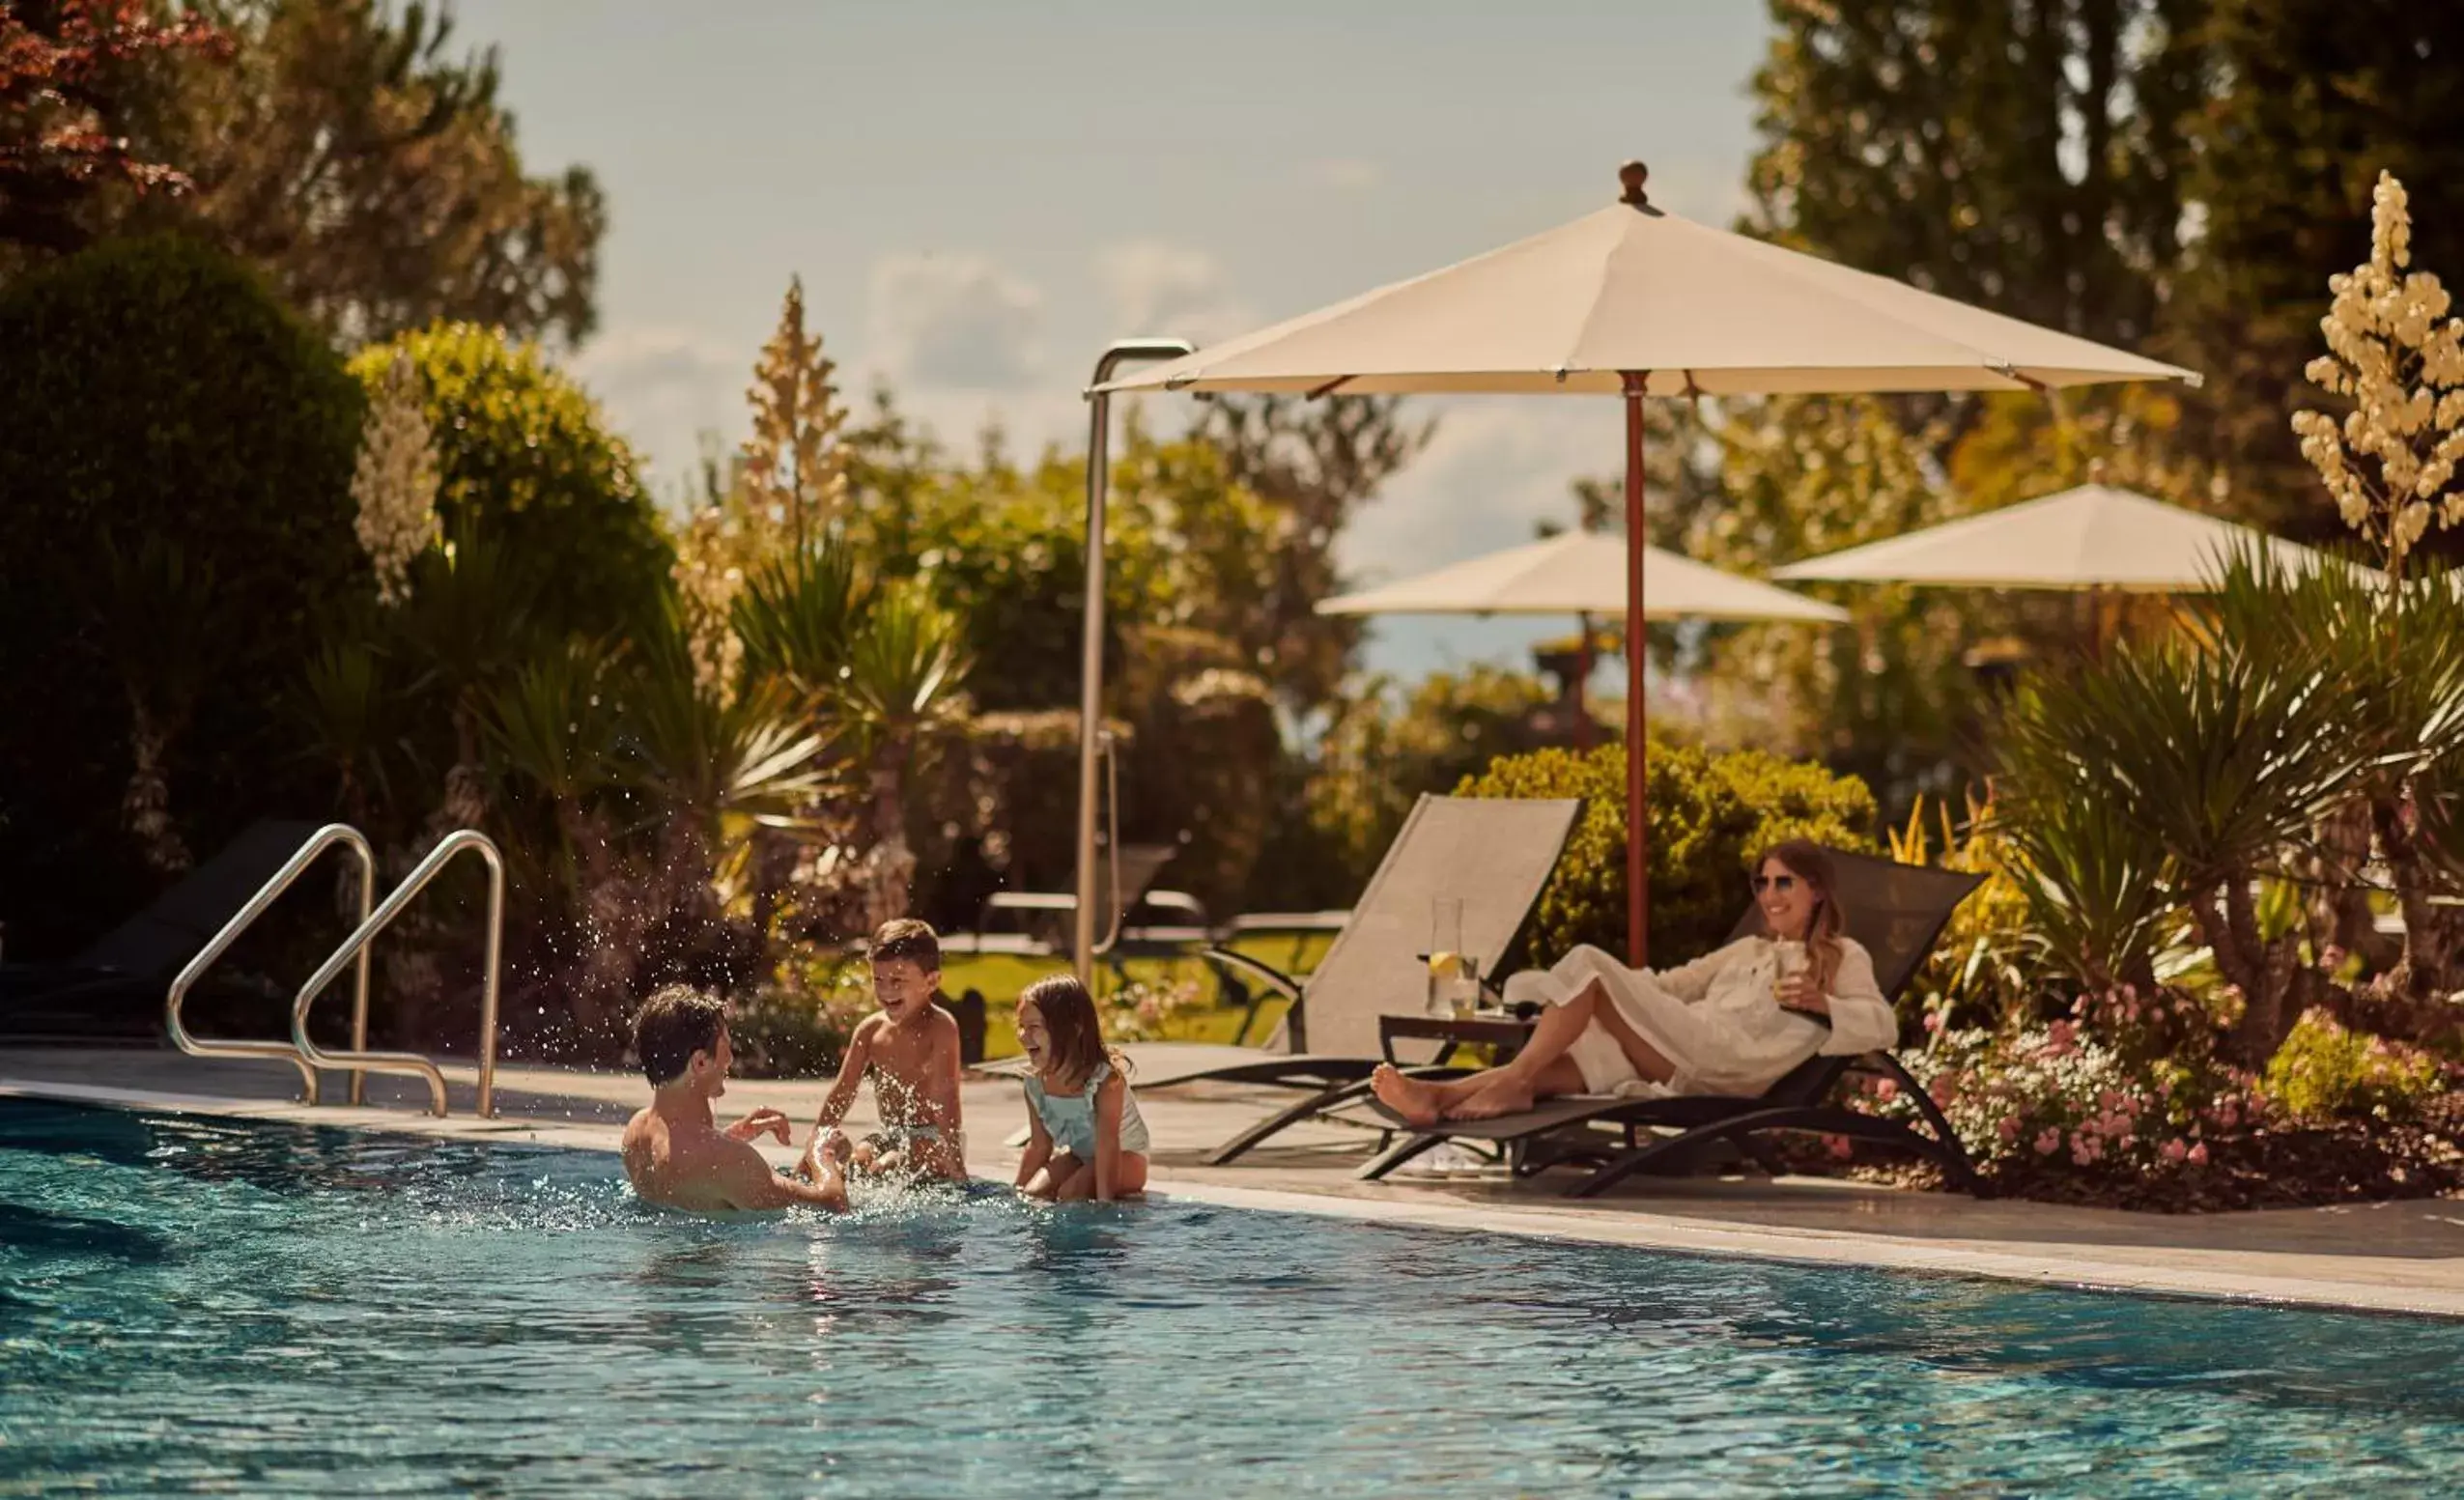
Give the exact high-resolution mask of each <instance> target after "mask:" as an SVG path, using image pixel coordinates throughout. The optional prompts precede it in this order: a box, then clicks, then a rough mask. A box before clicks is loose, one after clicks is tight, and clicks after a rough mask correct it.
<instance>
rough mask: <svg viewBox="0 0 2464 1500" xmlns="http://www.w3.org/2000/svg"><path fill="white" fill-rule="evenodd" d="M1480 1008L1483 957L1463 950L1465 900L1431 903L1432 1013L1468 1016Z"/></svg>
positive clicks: (1455, 898) (1440, 899)
mask: <svg viewBox="0 0 2464 1500" xmlns="http://www.w3.org/2000/svg"><path fill="white" fill-rule="evenodd" d="M1479 1007H1480V957H1479V955H1478V954H1475V953H1466V952H1464V951H1463V901H1462V897H1460V896H1438V897H1436V898H1435V899H1434V900H1432V901H1430V904H1429V1013H1430V1015H1433V1016H1457V1017H1459V1016H1468V1015H1470V1014H1471V1013H1472V1012H1473V1011H1474V1010H1476V1009H1478V1008H1479Z"/></svg>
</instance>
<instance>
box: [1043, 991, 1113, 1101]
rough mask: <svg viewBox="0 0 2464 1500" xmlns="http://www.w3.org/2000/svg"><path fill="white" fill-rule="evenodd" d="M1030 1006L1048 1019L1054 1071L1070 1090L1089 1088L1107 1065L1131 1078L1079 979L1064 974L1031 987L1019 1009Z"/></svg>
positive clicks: (1045, 1023)
mask: <svg viewBox="0 0 2464 1500" xmlns="http://www.w3.org/2000/svg"><path fill="white" fill-rule="evenodd" d="M1029 1005H1033V1006H1034V1007H1035V1013H1036V1014H1037V1015H1040V1016H1042V1017H1043V1018H1044V1031H1045V1032H1046V1033H1048V1034H1049V1035H1050V1036H1051V1037H1052V1056H1053V1071H1054V1072H1055V1074H1057V1075H1058V1076H1059V1077H1061V1078H1062V1079H1064V1080H1066V1081H1067V1083H1068V1085H1069V1087H1071V1088H1078V1089H1083V1088H1085V1087H1086V1085H1087V1080H1088V1079H1090V1078H1092V1077H1094V1076H1095V1069H1096V1067H1097V1066H1098V1065H1100V1064H1102V1063H1104V1062H1110V1063H1111V1064H1112V1065H1113V1071H1114V1072H1116V1073H1119V1074H1120V1075H1121V1076H1122V1077H1123V1078H1126V1077H1128V1076H1129V1066H1128V1063H1127V1062H1126V1061H1124V1060H1123V1059H1122V1058H1121V1056H1120V1054H1119V1053H1117V1052H1115V1051H1113V1050H1112V1049H1111V1048H1110V1047H1107V1046H1105V1045H1104V1023H1103V1022H1102V1021H1101V1020H1100V1019H1099V1018H1097V1016H1096V1014H1095V997H1094V996H1092V995H1090V994H1088V993H1087V986H1085V985H1084V984H1081V983H1079V982H1078V976H1075V975H1068V974H1060V975H1055V976H1052V977H1051V978H1048V979H1037V980H1036V981H1035V982H1034V983H1033V984H1030V985H1028V986H1027V988H1026V991H1025V992H1024V993H1022V994H1021V995H1020V996H1019V997H1018V1008H1019V1009H1021V1010H1024V1009H1026V1008H1027V1007H1028V1006H1029Z"/></svg>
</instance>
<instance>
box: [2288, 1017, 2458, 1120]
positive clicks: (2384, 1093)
mask: <svg viewBox="0 0 2464 1500" xmlns="http://www.w3.org/2000/svg"><path fill="white" fill-rule="evenodd" d="M2443 1085H2444V1079H2443V1078H2442V1077H2441V1076H2440V1068H2439V1064H2438V1060H2437V1059H2436V1058H2434V1057H2431V1056H2430V1055H2429V1054H2428V1053H2425V1052H2422V1051H2421V1050H2420V1049H2418V1048H2414V1047H2408V1046H2406V1045H2404V1044H2403V1043H2401V1042H2391V1041H2389V1040H2388V1039H2387V1038H2386V1037H2384V1036H2370V1035H2365V1034H2364V1033H2360V1032H2354V1031H2348V1030H2346V1029H2345V1028H2344V1027H2342V1026H2339V1025H2337V1022H2336V1019H2335V1018H2334V1017H2332V1016H2330V1015H2329V1014H2328V1013H2327V1012H2326V1011H2324V1010H2310V1011H2306V1012H2304V1013H2303V1015H2302V1018H2301V1020H2300V1021H2298V1022H2296V1023H2295V1024H2294V1026H2293V1034H2292V1035H2290V1036H2288V1037H2286V1038H2285V1040H2284V1045H2283V1047H2282V1048H2281V1049H2280V1050H2279V1051H2278V1052H2277V1054H2276V1056H2275V1058H2274V1059H2272V1060H2271V1061H2269V1062H2268V1064H2267V1077H2266V1079H2265V1081H2264V1084H2263V1086H2262V1087H2263V1089H2264V1090H2265V1092H2266V1094H2267V1097H2268V1098H2269V1099H2270V1100H2272V1101H2273V1102H2274V1103H2275V1104H2276V1106H2277V1107H2278V1108H2279V1109H2280V1110H2281V1111H2283V1113H2284V1114H2285V1115H2286V1116H2287V1117H2288V1118H2292V1119H2296V1120H2301V1121H2306V1122H2307V1121H2316V1120H2328V1119H2334V1118H2337V1117H2338V1116H2348V1115H2367V1116H2374V1117H2376V1118H2379V1119H2409V1118H2413V1117H2415V1116H2417V1115H2419V1114H2420V1113H2421V1107H2422V1104H2423V1103H2425V1102H2426V1101H2427V1100H2428V1099H2429V1098H2430V1097H2431V1096H2432V1095H2434V1094H2436V1093H2437V1092H2438V1091H2439V1090H2440V1089H2441V1088H2442V1087H2443Z"/></svg>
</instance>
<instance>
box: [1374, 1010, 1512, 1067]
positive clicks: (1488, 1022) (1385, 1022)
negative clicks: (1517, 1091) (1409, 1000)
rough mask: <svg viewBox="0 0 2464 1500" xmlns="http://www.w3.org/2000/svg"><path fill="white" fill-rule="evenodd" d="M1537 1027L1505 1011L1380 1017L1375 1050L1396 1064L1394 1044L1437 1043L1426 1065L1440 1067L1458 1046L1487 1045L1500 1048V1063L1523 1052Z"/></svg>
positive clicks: (1452, 1057) (1449, 1058)
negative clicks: (1405, 1041) (1409, 1042)
mask: <svg viewBox="0 0 2464 1500" xmlns="http://www.w3.org/2000/svg"><path fill="white" fill-rule="evenodd" d="M1537 1025H1539V1022H1538V1021H1536V1020H1535V1021H1525V1020H1523V1019H1521V1018H1520V1017H1517V1016H1515V1014H1513V1013H1512V1012H1510V1011H1504V1010H1476V1011H1474V1012H1472V1013H1471V1014H1470V1015H1468V1016H1433V1015H1381V1016H1379V1017H1378V1018H1377V1050H1378V1051H1379V1052H1381V1053H1383V1054H1385V1058H1386V1061H1389V1062H1396V1061H1398V1059H1397V1058H1396V1057H1395V1043H1396V1042H1398V1041H1403V1040H1416V1041H1433V1042H1436V1043H1438V1044H1439V1045H1438V1048H1437V1056H1436V1057H1435V1058H1434V1059H1433V1060H1431V1061H1430V1063H1429V1065H1430V1066H1432V1067H1441V1066H1443V1065H1445V1064H1446V1063H1447V1062H1449V1061H1453V1059H1454V1056H1455V1049H1456V1048H1458V1047H1462V1046H1480V1045H1487V1046H1492V1047H1498V1048H1501V1049H1503V1057H1501V1058H1500V1060H1499V1061H1504V1059H1505V1058H1511V1057H1513V1056H1514V1055H1515V1053H1517V1052H1520V1051H1521V1050H1522V1048H1523V1043H1525V1042H1527V1041H1529V1040H1531V1034H1532V1028H1533V1027H1535V1026H1537Z"/></svg>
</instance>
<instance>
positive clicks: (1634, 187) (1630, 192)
mask: <svg viewBox="0 0 2464 1500" xmlns="http://www.w3.org/2000/svg"><path fill="white" fill-rule="evenodd" d="M1651 175H1652V169H1651V168H1649V167H1647V166H1645V165H1643V164H1642V163H1641V162H1639V161H1629V162H1627V163H1626V164H1625V165H1624V166H1622V167H1619V168H1618V169H1617V181H1618V183H1619V184H1620V185H1622V186H1623V187H1624V188H1625V189H1626V190H1625V191H1624V192H1622V193H1619V194H1618V195H1617V201H1618V202H1620V203H1629V204H1632V205H1633V206H1634V207H1635V208H1638V209H1648V208H1650V207H1651V206H1652V200H1651V195H1650V194H1649V193H1646V192H1644V191H1643V184H1644V183H1646V182H1648V181H1650V180H1651Z"/></svg>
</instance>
